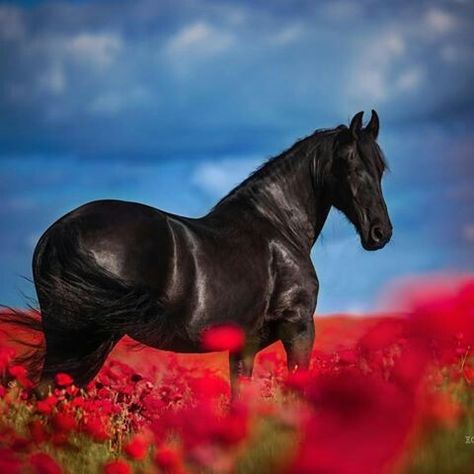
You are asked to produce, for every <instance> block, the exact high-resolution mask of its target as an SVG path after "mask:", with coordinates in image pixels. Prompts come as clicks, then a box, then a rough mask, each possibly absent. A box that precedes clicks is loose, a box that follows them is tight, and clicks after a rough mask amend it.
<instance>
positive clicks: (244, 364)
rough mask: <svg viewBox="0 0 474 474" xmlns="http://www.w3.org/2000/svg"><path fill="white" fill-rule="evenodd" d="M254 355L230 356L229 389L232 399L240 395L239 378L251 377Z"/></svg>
mask: <svg viewBox="0 0 474 474" xmlns="http://www.w3.org/2000/svg"><path fill="white" fill-rule="evenodd" d="M254 360H255V353H254V352H250V353H237V354H230V356H229V366H230V367H229V368H230V389H231V395H232V399H235V398H238V397H239V395H240V386H239V377H248V378H250V377H252V371H253V364H254Z"/></svg>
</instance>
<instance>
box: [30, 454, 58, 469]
mask: <svg viewBox="0 0 474 474" xmlns="http://www.w3.org/2000/svg"><path fill="white" fill-rule="evenodd" d="M28 462H29V464H30V466H31V468H32V470H33V472H34V473H35V474H61V473H62V472H63V470H62V469H61V466H60V465H59V464H58V463H57V462H56V461H55V460H54V459H53V458H52V457H51V456H50V455H49V454H46V453H36V454H32V455H31V456H30V457H29V459H28Z"/></svg>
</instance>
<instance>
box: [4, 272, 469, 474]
mask: <svg viewBox="0 0 474 474" xmlns="http://www.w3.org/2000/svg"><path fill="white" fill-rule="evenodd" d="M400 297H403V298H404V300H405V302H406V307H407V310H406V311H404V312H403V314H398V315H396V316H394V315H391V316H388V315H379V316H377V317H364V318H362V317H358V318H350V317H344V316H334V317H327V318H320V319H318V318H316V332H317V337H316V345H315V349H314V352H313V357H312V362H311V368H310V370H309V371H308V372H298V373H295V374H289V375H288V374H287V371H286V368H285V356H284V353H283V351H282V348H281V346H280V345H279V344H275V345H273V346H272V347H270V348H268V349H267V350H265V351H263V352H262V353H261V354H260V355H259V356H258V358H257V363H256V369H255V373H254V377H253V380H252V381H249V380H242V385H243V387H242V395H241V397H240V398H239V399H237V400H235V401H233V402H231V401H230V399H229V393H230V390H229V384H228V368H227V362H226V360H227V359H226V355H225V353H212V354H206V355H176V354H171V353H165V352H160V351H156V350H152V349H147V348H144V349H141V350H137V347H136V346H135V345H134V344H133V342H132V341H130V340H128V341H127V340H124V341H122V342H121V343H120V344H119V346H117V348H116V349H115V350H114V352H113V353H112V355H111V356H110V357H109V359H108V361H107V363H106V365H105V366H104V368H103V369H102V371H101V372H100V374H99V375H98V377H97V378H96V379H95V380H94V381H93V382H92V383H90V384H89V386H88V387H87V388H86V389H85V390H78V389H77V388H76V387H75V386H74V381H73V380H72V379H71V378H70V377H69V376H68V375H67V374H58V376H57V377H56V387H55V388H54V389H53V390H52V391H51V393H50V394H49V395H48V396H47V397H46V398H44V399H42V400H36V399H35V398H34V396H33V395H32V391H31V385H32V384H31V382H30V381H29V380H28V378H27V376H26V370H25V368H24V367H22V366H21V365H15V362H13V358H14V355H15V354H14V352H15V349H17V348H15V347H14V346H8V345H7V336H6V335H5V336H4V337H3V338H2V344H1V346H0V371H2V372H3V375H4V376H5V379H9V380H10V381H9V382H8V383H6V382H5V383H4V384H3V385H2V386H0V413H1V418H0V473H12V474H14V473H40V474H56V473H62V472H64V473H71V474H75V473H106V474H126V473H132V472H133V473H167V474H184V473H255V474H257V473H258V474H265V473H284V474H305V473H325V474H326V473H335V474H354V473H364V474H370V473H458V474H461V473H472V472H473V470H474V404H473V401H474V395H473V394H474V386H473V384H474V354H473V352H472V348H473V347H474V279H472V278H465V279H463V280H459V279H458V280H456V281H445V282H444V283H443V282H440V281H439V280H438V281H436V282H432V283H430V284H429V285H427V284H426V283H425V284H422V285H417V286H415V287H414V288H412V289H411V290H410V291H408V292H407V293H405V294H403V295H402V296H400ZM4 329H5V333H8V332H9V328H8V327H6V326H5V327H4ZM236 336H238V334H237V335H236V334H235V333H232V331H225V330H224V331H223V330H222V328H221V330H220V331H219V330H217V331H216V332H214V334H213V333H212V332H211V333H210V334H208V335H207V342H206V344H208V345H210V346H211V347H212V346H213V345H214V346H215V347H220V346H225V345H226V344H228V345H231V344H236V341H238V340H239V338H238V337H236ZM17 350H18V349H17ZM12 378H13V380H12Z"/></svg>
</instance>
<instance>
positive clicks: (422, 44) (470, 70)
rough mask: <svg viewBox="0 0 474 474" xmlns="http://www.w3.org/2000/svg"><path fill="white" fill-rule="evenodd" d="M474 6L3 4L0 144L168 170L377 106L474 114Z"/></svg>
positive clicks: (421, 114)
mask: <svg viewBox="0 0 474 474" xmlns="http://www.w3.org/2000/svg"><path fill="white" fill-rule="evenodd" d="M472 16H473V7H472V5H471V4H470V3H468V2H466V3H460V2H458V3H455V2H450V3H449V4H447V3H444V2H440V3H436V2H412V3H410V2H406V3H403V2H402V3H399V2H397V4H396V5H395V4H392V3H389V2H373V1H366V2H349V1H336V2H334V1H331V2H297V3H295V2H287V1H284V2H283V1H280V2H257V3H253V2H252V3H251V2H206V1H204V2H203V1H197V0H179V1H173V2H171V1H160V2H154V1H150V0H140V1H133V2H132V1H128V2H72V3H66V2H51V3H49V2H39V3H37V4H35V5H33V6H15V5H14V4H5V5H3V6H1V7H0V25H1V26H2V27H1V31H2V33H0V48H1V50H2V55H1V57H0V70H1V71H2V72H1V74H0V90H1V91H2V92H1V93H0V112H1V114H2V119H3V120H2V124H1V125H0V146H1V147H2V149H3V150H4V151H6V152H15V153H22V154H26V153H38V152H44V153H51V154H54V153H58V154H64V153H74V154H77V155H80V156H88V157H106V156H109V157H115V158H116V157H117V156H119V155H120V156H122V157H124V158H126V157H130V156H132V155H133V156H134V157H139V158H150V157H156V158H158V159H159V158H163V157H170V156H184V155H194V156H196V155H197V156H198V155H201V154H203V153H204V154H208V153H212V154H219V153H223V152H235V149H236V147H238V148H239V149H241V150H242V151H245V152H254V151H266V150H267V149H269V148H270V144H272V143H276V144H278V145H283V144H285V143H287V141H288V140H290V139H291V137H294V136H295V135H302V134H305V133H307V132H308V130H310V129H311V128H315V127H317V126H321V125H328V126H329V125H332V124H337V123H339V122H341V121H345V120H346V119H347V118H348V117H349V116H350V115H351V114H352V113H354V112H355V111H356V110H358V109H363V108H365V109H369V108H370V107H376V108H377V109H378V110H379V111H380V112H381V113H382V115H383V117H384V119H385V122H386V123H393V124H395V123H397V122H402V121H405V120H408V119H413V118H416V119H418V120H425V119H427V118H431V117H433V116H436V115H446V114H447V115H459V114H462V113H465V112H466V110H470V109H472V105H473V103H472V101H473V96H472V94H471V93H470V92H471V90H470V89H471V84H472V82H473V80H474V66H473V64H474V61H473V56H474V44H473V41H474V40H473V35H472V28H471V26H472Z"/></svg>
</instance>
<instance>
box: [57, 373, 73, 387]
mask: <svg viewBox="0 0 474 474" xmlns="http://www.w3.org/2000/svg"><path fill="white" fill-rule="evenodd" d="M54 382H55V383H56V385H58V386H59V387H67V386H69V385H71V384H72V383H73V382H74V380H73V379H72V377H71V376H70V375H68V374H64V373H59V374H56V376H55V377H54Z"/></svg>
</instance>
